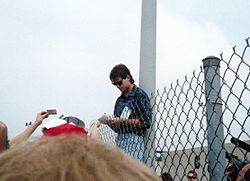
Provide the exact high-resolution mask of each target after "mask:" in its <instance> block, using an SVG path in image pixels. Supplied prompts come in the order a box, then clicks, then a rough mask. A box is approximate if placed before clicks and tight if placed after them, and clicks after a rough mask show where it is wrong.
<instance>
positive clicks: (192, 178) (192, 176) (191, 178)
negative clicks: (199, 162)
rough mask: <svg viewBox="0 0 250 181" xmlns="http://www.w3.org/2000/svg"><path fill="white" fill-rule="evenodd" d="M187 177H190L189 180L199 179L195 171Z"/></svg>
mask: <svg viewBox="0 0 250 181" xmlns="http://www.w3.org/2000/svg"><path fill="white" fill-rule="evenodd" d="M187 178H188V181H194V180H197V177H196V175H194V174H193V173H189V174H188V175H187Z"/></svg>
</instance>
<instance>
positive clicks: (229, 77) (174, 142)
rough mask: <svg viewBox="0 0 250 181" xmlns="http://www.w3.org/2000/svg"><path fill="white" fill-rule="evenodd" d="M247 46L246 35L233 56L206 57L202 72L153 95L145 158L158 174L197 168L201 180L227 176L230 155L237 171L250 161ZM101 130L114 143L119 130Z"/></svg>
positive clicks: (181, 175) (181, 176) (180, 175)
mask: <svg viewBox="0 0 250 181" xmlns="http://www.w3.org/2000/svg"><path fill="white" fill-rule="evenodd" d="M249 49H250V46H249V39H246V45H245V47H244V49H243V51H242V52H240V53H239V52H238V51H236V47H234V48H233V53H232V55H231V57H230V58H229V60H225V59H224V57H223V55H222V54H221V56H220V58H217V57H207V58H205V59H204V60H203V66H201V67H200V71H199V72H193V75H192V76H191V77H190V78H188V77H187V76H186V77H185V79H184V80H183V81H180V80H177V81H176V82H175V83H173V84H171V86H170V88H168V89H167V88H166V87H165V88H164V89H163V90H162V91H160V90H157V91H156V94H155V95H154V96H151V104H152V107H153V110H154V114H153V123H152V125H151V129H150V130H149V131H148V132H147V139H146V140H147V144H146V151H145V154H144V158H145V162H146V164H147V165H149V166H150V167H151V168H153V169H154V170H155V171H156V172H157V174H158V175H160V174H161V173H162V172H169V173H170V174H171V175H172V177H173V179H174V180H186V174H187V172H188V171H189V170H195V171H196V172H197V173H198V178H199V180H227V179H228V177H227V174H229V172H228V173H226V170H227V171H229V169H228V168H229V164H228V160H231V161H232V160H233V161H235V162H236V161H237V163H236V164H235V165H236V167H235V165H234V170H237V169H240V167H241V166H242V165H243V163H244V161H249V156H250V155H249V154H250V153H249V150H248V149H250V148H249V145H248V144H245V143H249V140H250V88H249V86H250V78H249V76H250V63H249V62H250V50H249ZM100 130H101V134H102V137H103V139H104V140H105V142H108V143H110V144H115V136H116V133H114V132H113V131H112V130H111V129H110V128H109V127H108V126H104V125H102V126H101V128H100ZM237 138H238V139H239V140H238V139H237ZM240 140H243V141H244V142H240ZM232 143H233V144H232ZM236 157H237V158H236ZM232 158H233V159H232ZM230 173H231V172H230Z"/></svg>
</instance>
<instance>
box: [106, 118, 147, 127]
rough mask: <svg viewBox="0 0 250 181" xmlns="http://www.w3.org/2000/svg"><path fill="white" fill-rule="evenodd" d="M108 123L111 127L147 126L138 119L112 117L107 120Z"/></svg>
mask: <svg viewBox="0 0 250 181" xmlns="http://www.w3.org/2000/svg"><path fill="white" fill-rule="evenodd" d="M108 125H109V126H110V127H111V128H112V127H116V126H125V125H126V126H134V127H137V128H147V126H146V125H145V124H144V123H143V122H141V121H140V120H139V119H124V118H119V117H116V118H112V119H110V120H108Z"/></svg>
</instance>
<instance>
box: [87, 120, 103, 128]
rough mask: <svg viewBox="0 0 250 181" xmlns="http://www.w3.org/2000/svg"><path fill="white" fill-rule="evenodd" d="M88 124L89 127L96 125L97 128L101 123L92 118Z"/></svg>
mask: <svg viewBox="0 0 250 181" xmlns="http://www.w3.org/2000/svg"><path fill="white" fill-rule="evenodd" d="M89 125H90V126H89V127H90V128H92V127H97V128H99V127H100V125H101V123H100V122H99V121H98V120H92V121H91V122H90V124H89Z"/></svg>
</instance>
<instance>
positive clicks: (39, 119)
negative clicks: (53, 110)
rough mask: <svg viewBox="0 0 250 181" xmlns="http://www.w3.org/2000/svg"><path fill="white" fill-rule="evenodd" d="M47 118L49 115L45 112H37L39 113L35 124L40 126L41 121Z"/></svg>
mask: <svg viewBox="0 0 250 181" xmlns="http://www.w3.org/2000/svg"><path fill="white" fill-rule="evenodd" d="M47 117H49V113H48V112H47V111H42V112H39V113H37V116H36V121H35V123H36V124H38V125H40V124H42V122H43V120H44V119H45V118H47Z"/></svg>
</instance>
